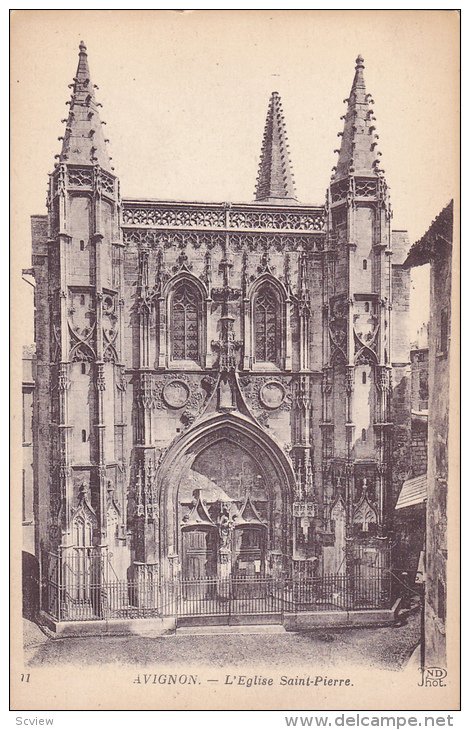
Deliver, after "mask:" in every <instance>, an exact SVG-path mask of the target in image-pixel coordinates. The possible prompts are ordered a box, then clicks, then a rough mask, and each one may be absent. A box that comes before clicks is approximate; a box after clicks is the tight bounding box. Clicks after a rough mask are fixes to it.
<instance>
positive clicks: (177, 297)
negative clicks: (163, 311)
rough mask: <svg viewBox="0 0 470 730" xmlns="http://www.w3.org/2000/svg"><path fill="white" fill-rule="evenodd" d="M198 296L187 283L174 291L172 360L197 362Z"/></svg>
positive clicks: (183, 283)
mask: <svg viewBox="0 0 470 730" xmlns="http://www.w3.org/2000/svg"><path fill="white" fill-rule="evenodd" d="M200 309H201V307H200V295H199V292H198V291H197V289H196V288H195V287H194V286H192V285H191V284H190V283H189V282H187V281H184V282H182V283H181V284H180V285H179V286H178V287H177V288H176V289H175V291H174V294H173V299H172V305H171V356H172V359H173V360H193V361H195V362H198V361H199V356H200V353H199V312H200Z"/></svg>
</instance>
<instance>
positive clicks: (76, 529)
mask: <svg viewBox="0 0 470 730" xmlns="http://www.w3.org/2000/svg"><path fill="white" fill-rule="evenodd" d="M71 87H72V95H71V99H70V101H69V102H67V103H68V105H69V107H70V109H69V114H68V117H67V119H64V120H63V122H64V123H65V132H64V134H63V137H60V138H59V139H60V140H61V141H62V150H61V152H60V154H59V155H58V156H57V157H58V161H57V163H56V165H55V169H54V171H53V172H52V174H51V175H50V182H49V194H48V200H47V205H48V219H47V233H46V230H45V226H44V221H43V220H42V221H41V219H39V218H36V219H33V232H36V233H38V234H39V235H37V236H36V237H35V238H36V240H35V248H34V251H33V261H34V263H35V264H36V267H37V268H36V278H37V287H36V311H37V325H38V326H37V340H38V347H39V351H40V352H39V359H40V371H39V373H38V379H39V391H40V394H41V393H42V394H44V392H45V391H47V392H48V398H46V399H44V398H41V397H40V399H39V411H38V413H37V420H38V423H39V433H40V434H41V436H40V440H39V442H40V445H39V454H38V468H39V475H38V477H39V480H40V483H41V499H40V508H39V509H40V515H39V518H40V519H39V533H40V540H41V544H42V546H43V547H44V548H53V549H54V550H56V549H59V550H61V551H62V553H63V554H64V555H66V554H67V550H68V548H69V547H70V546H75V547H82V548H86V549H89V548H92V547H100V548H101V552H102V553H103V554H104V553H105V552H106V550H105V548H107V547H108V546H109V545H111V546H112V547H113V550H114V551H115V550H116V547H118V544H117V545H115V543H116V542H117V541H118V538H119V536H122V535H123V534H124V536H125V527H124V525H125V522H126V517H125V502H126V500H125V498H124V494H125V492H124V489H125V486H124V479H125V470H124V467H123V438H124V432H125V425H124V421H125V416H124V412H123V396H124V391H123V389H122V361H121V351H122V348H121V335H122V317H121V313H122V299H121V282H122V242H121V235H120V226H119V207H120V197H119V195H120V194H119V181H118V179H117V177H116V175H115V174H114V168H113V167H112V164H111V158H110V156H109V154H108V150H107V143H108V140H106V139H105V136H104V132H103V125H104V124H105V122H102V120H101V119H100V112H99V107H100V106H101V104H99V102H97V101H96V98H95V89H96V88H97V87H95V86H94V84H93V83H92V81H91V77H90V71H89V68H88V59H87V52H86V46H85V45H84V43H83V42H82V43H80V52H79V61H78V68H77V72H76V76H75V78H74V79H73V84H71ZM34 229H36V230H34ZM44 234H46V236H47V237H46V240H44ZM41 239H42V240H41ZM71 570H72V572H73V570H75V567H74V568H71Z"/></svg>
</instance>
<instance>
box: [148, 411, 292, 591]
mask: <svg viewBox="0 0 470 730" xmlns="http://www.w3.org/2000/svg"><path fill="white" fill-rule="evenodd" d="M294 483H295V479H294V474H293V472H292V468H291V465H290V463H289V461H288V460H287V458H286V456H285V454H284V453H283V452H282V450H281V449H280V447H279V446H278V445H277V444H276V443H275V442H274V441H273V440H272V439H270V438H269V436H268V435H267V434H266V433H265V432H264V431H262V430H261V429H260V428H259V427H258V426H257V425H256V424H255V423H253V422H252V421H249V420H248V419H246V418H244V417H241V416H239V415H234V414H217V415H216V416H215V417H211V418H209V419H207V420H205V421H203V422H199V424H197V426H196V427H194V428H193V429H191V430H190V431H188V432H187V433H186V434H185V435H184V436H183V437H181V438H180V439H178V441H177V442H175V444H174V445H173V447H172V448H170V450H169V451H168V452H167V454H166V456H165V458H164V460H163V462H162V465H161V468H160V514H161V516H162V519H161V525H160V555H161V563H162V569H163V572H165V565H166V566H167V572H168V573H169V574H171V565H172V566H173V575H174V566H175V564H178V566H179V570H180V573H181V575H182V577H183V578H184V579H200V578H204V579H211V578H219V579H220V578H224V577H227V576H235V577H236V576H239V577H247V578H248V577H253V578H255V577H260V578H261V577H264V576H271V575H274V574H275V573H276V571H277V572H279V571H281V570H282V562H283V560H284V561H285V560H287V559H288V558H289V556H290V555H291V545H290V535H291V530H290V520H291V503H292V494H293V491H294Z"/></svg>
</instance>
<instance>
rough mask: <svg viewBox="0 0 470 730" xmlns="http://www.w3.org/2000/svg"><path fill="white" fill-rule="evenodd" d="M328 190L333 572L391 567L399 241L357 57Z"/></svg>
mask: <svg viewBox="0 0 470 730" xmlns="http://www.w3.org/2000/svg"><path fill="white" fill-rule="evenodd" d="M345 102H346V103H347V110H346V113H345V115H344V116H343V117H342V119H344V128H343V131H342V132H340V133H339V135H338V136H339V137H341V146H340V148H339V149H338V150H336V152H337V153H338V161H337V164H336V166H335V167H334V168H333V174H332V176H331V183H330V186H329V189H328V192H327V206H326V208H327V221H328V223H327V225H328V231H327V238H328V245H327V250H326V252H325V258H324V280H323V281H324V290H323V318H324V339H323V347H324V367H323V423H322V431H323V439H322V441H323V472H324V473H323V479H324V495H325V499H326V501H327V503H328V504H329V505H330V509H331V513H330V516H331V520H332V522H333V524H334V530H335V542H334V546H331V547H327V548H326V549H325V570H326V572H333V573H336V572H345V571H346V570H347V564H348V561H352V562H353V563H354V564H355V565H361V564H364V565H368V564H370V565H372V564H373V565H382V564H383V561H384V560H385V554H384V553H385V552H386V548H388V541H387V534H388V533H387V529H388V527H389V524H388V513H389V511H390V509H391V508H392V509H393V505H392V494H391V467H392V463H391V459H392V434H391V425H392V424H391V411H390V408H391V405H390V399H391V393H392V351H391V347H392V344H391V331H392V325H391V322H392V309H393V297H392V264H391V255H392V241H391V225H390V224H391V217H392V214H391V208H390V203H389V195H388V189H387V183H386V181H385V177H384V171H383V169H382V167H381V161H380V155H381V153H380V152H379V151H378V150H377V145H378V141H377V140H378V134H377V132H376V119H375V116H374V110H373V99H372V97H371V95H370V94H368V93H367V91H366V86H365V81H364V59H363V58H362V57H361V56H358V58H357V59H356V72H355V76H354V81H353V84H352V88H351V92H350V94H349V97H348V98H347V99H345Z"/></svg>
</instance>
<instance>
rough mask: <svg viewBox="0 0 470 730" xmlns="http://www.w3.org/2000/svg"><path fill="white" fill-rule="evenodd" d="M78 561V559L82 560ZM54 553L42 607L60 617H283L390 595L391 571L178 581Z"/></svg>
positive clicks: (362, 605) (47, 564)
mask: <svg viewBox="0 0 470 730" xmlns="http://www.w3.org/2000/svg"><path fill="white" fill-rule="evenodd" d="M79 562H80V561H79ZM80 565H81V567H82V568H83V570H82V569H80V570H78V569H77V564H75V562H74V561H72V563H70V561H69V560H68V559H67V558H63V557H62V556H58V555H51V554H50V553H49V554H48V555H47V556H46V558H45V559H44V560H43V562H42V586H41V607H42V609H43V610H44V611H45V612H46V613H48V614H49V615H50V616H51V617H52V618H54V619H55V620H57V621H93V620H109V619H118V618H123V619H124V618H128V619H129V618H130V619H133V618H136V619H137V618H153V617H165V616H171V617H176V618H178V619H194V618H196V617H202V618H204V617H205V618H206V619H209V617H219V618H220V620H225V619H226V620H227V621H228V622H229V621H230V619H231V618H233V619H235V617H239V618H240V619H242V618H243V617H245V619H246V618H247V617H248V616H258V617H263V616H264V617H265V618H266V620H267V617H268V616H271V617H276V616H277V617H278V619H279V620H282V615H283V614H284V613H301V612H317V611H352V610H369V609H377V608H387V607H389V606H390V602H391V577H390V572H389V571H385V570H381V569H370V568H369V569H368V570H367V573H366V574H363V573H361V572H360V571H358V570H357V571H354V572H353V573H352V574H351V575H346V574H342V575H337V574H327V575H322V576H318V577H314V578H313V577H305V575H300V576H299V575H293V576H292V577H280V578H275V577H258V578H254V577H240V576H229V577H225V578H203V579H185V578H181V577H179V578H176V579H174V580H171V579H166V578H156V577H154V576H148V575H146V576H143V577H137V578H131V579H117V578H114V579H110V578H109V575H108V574H107V571H106V570H105V565H104V563H103V561H102V560H101V559H100V560H95V556H94V555H90V556H89V560H88V562H87V561H82V562H81V563H80Z"/></svg>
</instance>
